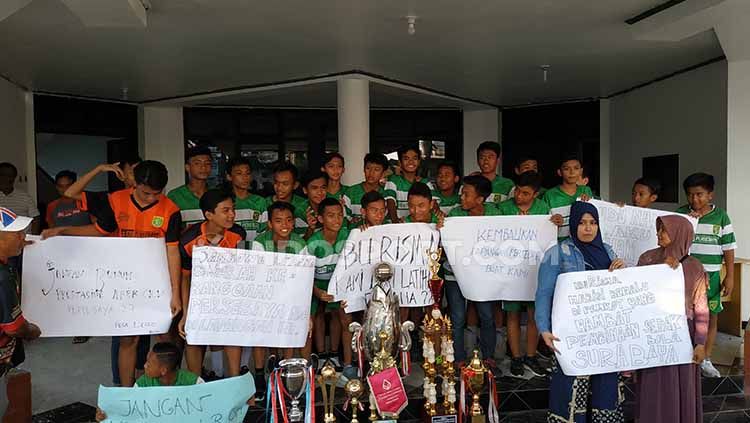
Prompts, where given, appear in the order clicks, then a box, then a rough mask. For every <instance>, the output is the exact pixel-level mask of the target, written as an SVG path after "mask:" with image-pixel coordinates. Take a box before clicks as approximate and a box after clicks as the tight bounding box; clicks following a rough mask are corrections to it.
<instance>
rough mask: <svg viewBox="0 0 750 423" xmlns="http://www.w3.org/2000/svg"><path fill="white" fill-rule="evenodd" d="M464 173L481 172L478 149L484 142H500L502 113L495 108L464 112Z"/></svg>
mask: <svg viewBox="0 0 750 423" xmlns="http://www.w3.org/2000/svg"><path fill="white" fill-rule="evenodd" d="M463 115H464V150H463V164H462V165H463V166H462V167H463V169H462V170H463V173H464V175H468V174H470V173H471V172H474V171H476V170H479V167H477V147H479V144H481V143H483V142H484V141H497V142H500V143H501V144H502V142H501V141H500V134H501V131H502V120H501V117H502V115H501V112H500V111H499V110H497V109H495V108H491V109H482V110H464V113H463Z"/></svg>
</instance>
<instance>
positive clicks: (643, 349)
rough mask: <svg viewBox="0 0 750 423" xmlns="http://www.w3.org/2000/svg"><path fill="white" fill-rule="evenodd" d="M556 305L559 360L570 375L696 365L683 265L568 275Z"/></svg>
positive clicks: (560, 286) (559, 283)
mask: <svg viewBox="0 0 750 423" xmlns="http://www.w3.org/2000/svg"><path fill="white" fill-rule="evenodd" d="M552 305H553V307H552V333H553V334H554V335H555V336H556V337H557V338H559V339H560V341H557V342H555V346H556V347H557V349H558V350H559V351H560V352H559V353H558V354H557V360H558V363H559V364H560V367H561V369H562V371H563V373H565V374H566V375H568V376H583V375H595V374H602V373H611V372H618V371H627V370H637V369H645V368H651V367H661V366H671V365H676V364H685V363H690V362H691V361H692V358H693V344H692V341H691V339H690V334H689V331H688V326H687V317H686V316H685V282H684V277H683V274H682V268H681V267H680V268H678V269H676V270H675V269H671V268H670V267H669V266H667V265H663V264H662V265H656V266H643V267H633V268H625V269H621V270H616V271H614V272H609V271H607V270H599V271H589V272H572V273H564V274H561V275H560V276H558V278H557V285H556V287H555V296H554V299H553V303H552Z"/></svg>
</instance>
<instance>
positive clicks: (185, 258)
mask: <svg viewBox="0 0 750 423" xmlns="http://www.w3.org/2000/svg"><path fill="white" fill-rule="evenodd" d="M187 248H188V246H187V244H186V243H185V242H184V240H180V244H179V250H180V264H181V266H182V270H186V271H191V270H193V257H192V256H191V255H190V253H189V252H188V250H187Z"/></svg>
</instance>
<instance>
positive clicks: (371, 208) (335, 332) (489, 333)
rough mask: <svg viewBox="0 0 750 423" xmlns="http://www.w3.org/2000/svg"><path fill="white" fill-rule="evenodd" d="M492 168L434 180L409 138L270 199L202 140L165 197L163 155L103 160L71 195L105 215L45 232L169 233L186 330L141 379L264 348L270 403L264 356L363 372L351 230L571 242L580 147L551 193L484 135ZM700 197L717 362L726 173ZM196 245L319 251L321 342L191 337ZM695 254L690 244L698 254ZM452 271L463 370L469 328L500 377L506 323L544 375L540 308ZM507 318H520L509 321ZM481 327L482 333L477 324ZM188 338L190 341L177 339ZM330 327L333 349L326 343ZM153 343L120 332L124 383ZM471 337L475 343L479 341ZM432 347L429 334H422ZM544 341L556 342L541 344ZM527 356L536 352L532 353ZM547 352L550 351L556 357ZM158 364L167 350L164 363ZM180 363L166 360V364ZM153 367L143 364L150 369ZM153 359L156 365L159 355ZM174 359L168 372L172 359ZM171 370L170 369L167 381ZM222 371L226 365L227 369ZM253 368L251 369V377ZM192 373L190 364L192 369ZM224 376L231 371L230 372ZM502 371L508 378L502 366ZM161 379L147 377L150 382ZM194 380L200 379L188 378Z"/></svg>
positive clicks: (483, 158) (411, 311)
mask: <svg viewBox="0 0 750 423" xmlns="http://www.w3.org/2000/svg"><path fill="white" fill-rule="evenodd" d="M476 155H477V164H478V167H479V171H478V172H475V173H473V174H471V175H468V176H462V172H461V170H460V168H459V167H458V166H457V165H456V164H455V163H453V162H450V161H445V162H442V163H440V164H439V165H438V167H437V174H436V178H435V182H434V183H433V182H432V181H429V180H427V179H426V178H424V177H422V176H420V175H421V173H422V172H421V166H420V165H421V153H420V150H419V148H418V147H417V146H411V145H410V146H405V147H402V148H401V149H399V151H398V165H397V166H396V171H392V169H391V168H390V166H389V162H388V160H387V158H386V157H385V156H384V155H382V154H378V153H368V154H367V155H366V156H365V157H364V160H363V171H364V180H363V181H362V182H360V183H358V184H355V185H351V186H345V185H343V184H342V183H341V179H342V175H343V174H344V172H345V170H346V169H345V162H344V157H343V156H342V155H340V154H339V153H336V152H333V153H330V154H328V155H327V156H326V158H325V162H324V164H323V166H322V167H321V168H320V169H313V170H312V171H310V172H308V173H306V174H305V175H304V176H301V177H300V175H299V173H298V170H297V168H296V167H295V166H294V165H292V164H291V163H288V162H281V163H279V164H278V165H277V166H276V167H275V168H274V172H273V190H274V194H273V195H271V196H269V197H263V196H261V195H259V194H256V193H253V192H251V191H250V187H251V182H252V172H253V169H252V166H251V164H250V162H249V161H248V160H247V159H245V158H242V157H239V158H233V159H231V160H229V162H228V163H227V165H226V175H225V179H226V187H223V188H210V187H209V186H208V179H209V176H210V174H211V169H212V165H213V157H212V154H211V151H210V150H209V149H208V148H205V147H195V148H192V149H190V150H189V151H188V152H187V154H186V162H185V171H186V173H187V174H188V176H189V179H188V182H187V183H186V184H185V185H183V186H181V187H179V188H176V189H174V190H172V191H170V192H169V194H167V195H164V194H163V191H164V188H165V187H166V185H167V181H168V175H167V169H166V167H165V166H164V165H163V164H162V163H159V162H156V161H151V160H144V161H140V160H128V161H127V162H123V163H116V164H113V165H101V166H99V167H97V168H96V169H94V170H92V171H91V172H89V173H88V174H86V175H85V176H83V177H82V178H80V179H78V180H77V181H75V182H74V183H73V184H72V185H70V186H69V187H68V188H67V189H66V190H65V196H66V197H69V198H73V199H76V200H78V205H79V207H80V208H81V210H82V211H85V212H87V213H88V214H89V215H91V216H92V221H93V222H94V223H91V224H87V225H80V226H55V227H54V228H51V229H48V230H46V231H44V232H43V234H42V236H43V237H51V236H57V235H73V236H76V235H77V236H120V237H157V238H164V239H165V241H166V249H167V259H168V266H169V275H170V281H171V286H172V298H171V301H170V306H171V311H172V315H173V316H174V319H175V320H174V325H173V326H174V327H173V328H172V330H170V332H169V333H167V334H164V335H160V336H159V337H158V338H159V339H158V341H159V344H157V345H159V348H158V349H159V351H162V352H161V353H158V352H157V351H156V350H157V348H156V347H155V348H154V351H152V353H150V355H149V356H147V357H148V359H149V360H150V359H151V358H150V357H152V355H153V357H157V356H158V355H159V354H163V355H165V357H167V358H168V359H167V360H166V361H163V362H161V364H159V363H158V362H154V363H152V364H151V376H149V374H148V373H149V372H148V371H146V373H147V374H146V375H144V376H141V379H138V386H144V384H147V385H148V386H154V385H158V384H159V380H160V379H159V378H160V377H161V378H162V379H163V378H164V377H166V379H165V380H166V382H165V383H169V381H173V380H176V379H175V378H177V373H175V372H176V371H177V370H176V368H177V367H179V360H177V361H175V360H176V358H175V357H174V354H175V351H174V348H172V347H170V346H169V345H172V344H170V343H173V344H174V345H177V346H178V347H179V349H180V350H181V351H183V352H184V358H185V362H186V365H187V371H188V372H190V373H192V374H194V375H202V374H205V372H204V369H203V364H204V357H205V354H206V350H207V349H211V350H212V351H213V352H212V362H216V361H218V362H221V360H219V358H222V357H225V358H226V366H225V367H226V371H225V372H223V373H224V375H225V376H236V375H239V374H241V373H242V372H243V369H244V368H245V367H246V366H249V364H248V363H249V356H250V354H252V357H253V360H252V362H253V363H254V376H255V384H256V400H257V399H262V398H264V395H265V391H266V379H265V371H266V369H265V368H264V367H265V366H264V363H266V361H267V359H268V357H269V356H270V354H278V355H281V356H283V357H291V356H300V355H301V356H303V357H308V356H309V355H310V354H311V353H312V351H313V349H314V350H315V351H316V352H317V354H319V355H320V356H321V357H323V358H327V359H329V360H331V362H333V363H334V365H335V366H337V367H338V368H339V370H340V371H341V372H342V377H343V378H352V377H356V376H357V368H356V367H355V363H353V357H352V350H351V336H352V335H351V333H350V332H349V330H348V326H349V323H351V322H352V320H357V319H360V318H361V315H360V314H361V313H359V314H358V313H353V314H347V313H345V312H344V307H343V306H342V304H341V303H339V302H335V301H334V298H333V296H332V295H330V294H328V293H327V288H328V283H329V280H330V279H331V275H332V274H333V272H334V269H335V267H336V263H337V260H338V254H339V253H340V251H341V249H342V247H343V245H344V243H345V242H346V240H347V238H348V237H349V234H350V231H352V230H361V231H364V230H367V229H368V228H370V227H373V226H378V225H383V224H387V223H411V222H422V223H433V224H436V225H437V227H438V228H440V227H441V226H442V225H443V223H444V219H445V217H454V216H499V215H517V216H523V215H551V221H552V222H553V223H554V224H555V225H557V226H558V227H559V239H560V240H562V239H565V238H566V237H568V236H569V232H568V229H567V219H568V214H569V206H570V205H571V204H573V203H574V202H575V201H576V200H583V201H587V200H588V199H590V198H593V196H594V195H593V193H592V191H591V189H590V188H589V187H588V186H587V181H586V180H585V178H584V177H583V166H582V162H581V160H580V159H579V158H578V157H576V156H575V155H570V156H566V157H564V158H563V159H562V160H560V162H559V168H558V169H557V175H558V176H559V177H560V183H559V184H558V185H557V186H555V187H554V188H551V189H548V190H545V189H544V188H543V187H542V176H541V174H540V173H539V169H538V161H537V160H536V159H535V158H534V157H530V156H526V157H522V158H519V159H518V160H516V163H515V166H514V168H513V173H514V175H515V180H510V179H507V178H504V177H503V176H501V175H500V174H498V169H499V165H500V163H501V147H500V145H499V144H498V143H496V142H489V141H488V142H484V143H482V144H481V145H480V146H479V147H478V148H477V151H476ZM102 172H114V173H115V174H116V175H117V176H118V178H119V179H120V180H122V181H123V182H124V183H125V184H126V188H125V189H123V190H120V191H116V192H113V193H109V194H107V193H100V192H99V193H98V192H89V191H85V187H86V185H87V184H88V183H89V182H90V181H91V180H92V179H93V177H95V176H96V175H97V174H99V173H102ZM659 189H660V187H659V184H658V183H657V182H654V181H651V180H649V179H645V178H641V179H639V180H637V181H636V182H635V184H634V186H633V190H632V203H631V204H632V205H633V206H637V207H650V206H651V204H652V203H654V202H655V201H657V198H658V195H659ZM684 189H685V192H686V194H687V197H688V204H687V205H686V206H684V207H681V208H680V209H679V210H678V212H681V213H685V214H690V215H692V216H694V217H696V218H698V219H699V225H698V229H697V231H696V236H695V239H696V240H695V251H694V255H695V257H697V258H698V259H700V260H701V262H702V263H703V264H704V266H705V269H706V271H707V272H708V274H709V277H710V286H709V291H708V299H709V306H710V309H711V312H712V314H711V320H710V326H709V339H708V342H707V344H706V356H707V357H710V354H711V349H712V347H713V340H714V339H715V336H716V328H717V316H718V313H719V312H720V311H721V309H722V307H721V300H720V298H721V294H722V293H724V294H725V295H726V294H728V293H731V290H732V288H733V286H732V281H733V274H732V269H733V266H732V263H733V260H734V248H735V240H734V233H733V231H732V226H731V222H730V220H729V217H728V216H727V214H726V212H724V211H723V210H721V209H720V208H718V207H716V206H715V205H714V204H713V189H714V181H713V177H711V176H710V175H707V174H703V173H697V174H693V175H691V176H689V177H688V178H687V179H686V180H685V183H684ZM195 246H217V247H224V248H246V249H253V250H262V251H272V252H284V253H291V254H312V255H314V256H315V257H316V264H315V277H314V282H313V283H314V286H313V298H312V299H311V323H310V328H311V330H310V336H309V337H308V341H307V344H306V345H305V346H304V348H302V349H301V350H300V351H294V350H293V349H285V350H283V351H275V352H274V351H269V349H268V348H260V347H255V348H251V349H247V348H241V347H234V346H202V345H183V344H184V341H182V340H181V339H180V336H181V337H183V338H184V336H185V333H184V326H185V319H186V310H187V307H188V304H189V300H190V275H191V256H192V250H193V248H194V247H195ZM692 252H693V251H691V253H692ZM722 262H725V263H726V264H727V266H726V269H727V274H726V277H725V278H724V279H723V280H721V278H720V275H719V273H720V272H719V270H720V268H721V264H722ZM441 272H442V275H441V276H442V277H443V278H444V279H445V281H446V284H445V299H446V302H447V307H448V309H449V314H450V317H451V320H452V322H453V342H454V346H455V352H456V353H455V359H456V362H457V365H461V364H462V363H463V362H464V361H465V360H466V353H465V351H466V348H465V347H466V345H465V341H464V335H465V330H466V329H467V328H468V329H469V332H470V333H477V332H478V335H479V341H478V344H479V348H480V350H481V354H482V356H483V357H484V360H485V362H486V365H487V366H489V367H490V368H492V369H494V370H495V371H496V372H497V365H496V363H495V361H494V359H493V356H494V354H495V347H496V342H497V331H498V328H500V327H501V326H503V322H504V320H505V325H506V326H507V334H508V344H509V350H510V356H511V364H510V374H509V376H512V377H525V375H526V374H527V372H531V373H532V374H533V375H535V376H544V375H546V374H547V373H548V372H549V366H548V365H547V364H545V363H547V360H539V359H538V358H537V357H538V355H539V354H540V353H542V352H544V351H541V349H539V350H538V348H537V346H538V344H539V334H538V331H537V328H536V325H535V322H534V303H533V302H518V301H502V305H499V304H498V303H499V302H496V301H488V302H467V301H466V300H465V298H464V297H463V295H462V293H461V289H460V287H459V285H458V283H457V280H456V276H455V274H454V273H453V272H452V269H451V267H450V264H449V263H447V262H445V263H444V266H443V269H442V271H441ZM524 312H526V313H527V318H526V323H527V324H526V340H525V342H526V347H525V349H523V348H521V334H522V331H521V322H522V313H524ZM421 317H422V310H421V309H420V308H402V310H401V318H402V319H407V318H409V319H412V320H413V321H417V322H418V321H421ZM506 317H507V319H506ZM477 326H478V329H477ZM178 335H180V336H178ZM326 335H328V337H329V346H328V347H326ZM144 342H148V337H138V336H125V337H119V338H116V342H115V341H114V340H113V353H114V352H115V351H116V354H113V363H112V364H113V369H115V368H116V369H118V371H117V372H116V373H117V375H118V376H119V383H120V384H121V385H122V386H133V385H134V382H135V381H136V376H138V373H137V372H136V367H138V368H141V367H142V366H137V365H136V364H137V363H136V362H137V361H146V360H145V359H146V358H147V357H143V358H141V360H138V354H137V352H138V345H139V344H141V345H143V343H144ZM470 342H471V340H470ZM414 344H415V345H419V342H415V343H414ZM541 346H542V348H544V344H543V343H542V344H541ZM523 350H525V354H523V353H522V351H523ZM547 352H548V351H547ZM157 358H158V357H157ZM164 363H167V364H164ZM138 364H142V363H138ZM146 364H147V366H145V367H148V363H146ZM165 366H166V367H165ZM156 367H158V368H159V369H161V371H162V372H163V373H164V374H166V375H167V376H164V375H161V376H159V375H158V374H157V373H158V372H157V371H156V370H154V368H156ZM701 367H702V369H703V372H704V374H706V375H708V376H718V372H717V371H716V369H715V368H714V367H713V365H712V364H711V362H710V359H708V358H707V359H706V361H704V362H703V364H702V366H701ZM214 370H215V371H217V373H218V372H220V371H221V370H220V369H214ZM249 370H250V369H248V371H249ZM181 372H184V371H182V370H181ZM219 374H220V373H219ZM496 374H497V373H496ZM147 376H148V377H150V379H148V380H146V379H143V378H145V377H147ZM180 377H181V378H183V379H185V380H190V381H193V383H195V381H196V380H200V379H199V378H198V379H196V378H192V377H187V376H184V375H183V376H180Z"/></svg>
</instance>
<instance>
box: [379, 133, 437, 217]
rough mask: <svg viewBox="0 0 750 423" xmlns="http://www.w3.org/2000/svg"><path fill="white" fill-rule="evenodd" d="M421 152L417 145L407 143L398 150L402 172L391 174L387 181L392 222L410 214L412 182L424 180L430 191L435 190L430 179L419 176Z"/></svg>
mask: <svg viewBox="0 0 750 423" xmlns="http://www.w3.org/2000/svg"><path fill="white" fill-rule="evenodd" d="M420 154H421V152H420V151H419V147H417V146H416V145H406V146H403V147H401V148H399V150H398V161H399V163H400V165H401V174H400V175H391V176H389V177H388V179H387V180H386V182H385V199H386V203H387V205H388V217H389V218H390V219H391V222H400V221H401V218H403V217H405V216H407V215H408V214H409V189H410V188H411V186H412V184H414V183H415V182H422V183H424V184H426V185H427V186H428V187H429V188H430V191H435V187H434V186H433V185H432V183H431V182H430V181H428V180H427V179H424V178H421V177H420V176H419V164H420V163H421V156H420Z"/></svg>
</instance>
